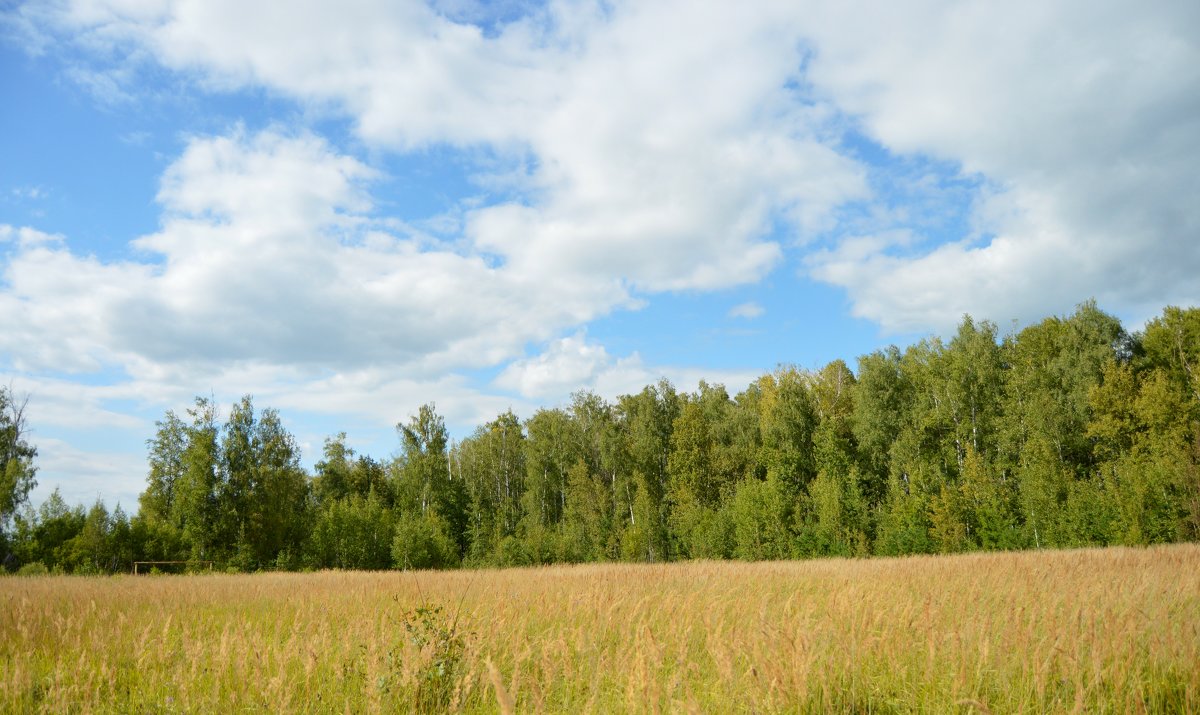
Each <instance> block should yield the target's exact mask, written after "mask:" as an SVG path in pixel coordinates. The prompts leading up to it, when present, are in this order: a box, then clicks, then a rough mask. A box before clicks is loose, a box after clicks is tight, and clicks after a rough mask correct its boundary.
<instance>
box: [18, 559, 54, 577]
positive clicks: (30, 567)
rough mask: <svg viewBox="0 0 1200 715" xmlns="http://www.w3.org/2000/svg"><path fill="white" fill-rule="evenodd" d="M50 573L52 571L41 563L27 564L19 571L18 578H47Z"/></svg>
mask: <svg viewBox="0 0 1200 715" xmlns="http://www.w3.org/2000/svg"><path fill="white" fill-rule="evenodd" d="M48 573H50V570H49V569H47V568H46V565H45V564H43V563H42V562H41V561H34V562H33V563H31V564H25V565H24V566H22V567H21V568H20V569H18V570H17V575H18V576H45V575H46V574H48Z"/></svg>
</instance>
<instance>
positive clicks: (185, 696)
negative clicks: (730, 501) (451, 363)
mask: <svg viewBox="0 0 1200 715" xmlns="http://www.w3.org/2000/svg"><path fill="white" fill-rule="evenodd" d="M0 603H2V608H0V673H3V674H4V675H3V676H0V710H2V711H5V712H39V711H40V712H56V713H57V712H225V713H232V712H245V711H252V712H257V711H261V712H392V711H398V712H407V711H411V710H413V709H415V708H416V707H417V706H422V707H425V708H426V709H439V708H449V709H451V710H465V711H493V712H494V711H498V710H515V711H516V712H527V711H531V712H535V711H552V712H624V711H649V712H680V711H682V712H689V711H698V712H818V711H838V712H843V711H858V712H868V711H869V712H912V711H923V712H954V711H959V712H972V711H974V712H993V713H1001V712H1046V711H1062V712H1121V713H1124V712H1200V546H1198V545H1177V546H1169V547H1161V548H1150V549H1105V550H1085V551H1063V552H1039V553H1023V554H979V555H965V556H947V557H918V558H904V559H879V560H863V561H843V560H830V561H810V562H787V563H686V564H671V565H592V566H577V567H553V568H545V569H516V570H505V571H476V572H468V571H459V572H442V573H433V572H419V573H412V572H410V573H398V572H391V573H360V572H354V573H347V572H324V573H315V574H282V573H281V574H259V575H197V576H157V577H154V576H151V577H147V576H140V577H133V576H124V577H108V578H105V577H91V578H89V577H61V576H59V577H53V576H43V577H28V578H22V577H10V578H4V579H0ZM429 604H431V605H433V606H435V607H436V606H440V607H442V609H443V610H442V611H440V612H438V611H423V612H417V611H416V610H415V609H417V608H419V607H421V606H423V605H429Z"/></svg>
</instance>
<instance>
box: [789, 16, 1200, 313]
mask: <svg viewBox="0 0 1200 715" xmlns="http://www.w3.org/2000/svg"><path fill="white" fill-rule="evenodd" d="M821 7H822V10H823V14H822V15H819V16H817V17H816V18H815V19H816V22H815V23H814V24H813V26H812V27H813V28H814V30H815V32H814V41H815V46H816V48H817V50H816V57H815V60H814V62H813V64H812V67H811V74H810V76H811V78H812V79H813V80H814V82H815V83H816V84H817V86H818V87H819V88H821V89H822V90H823V91H824V92H826V93H828V95H829V96H830V97H831V98H832V99H833V100H834V101H835V102H836V103H837V104H838V105H839V106H841V107H843V108H844V109H846V110H848V111H850V112H852V113H853V114H855V115H856V116H858V117H859V118H861V121H862V124H863V126H864V128H865V129H866V130H867V131H868V132H869V133H870V134H871V135H872V136H874V137H876V138H877V139H878V140H879V141H881V142H882V143H883V144H884V145H885V146H887V147H888V148H890V149H891V150H892V151H894V152H899V153H924V154H927V155H932V156H935V157H939V158H942V159H947V160H950V161H953V162H956V163H957V164H958V165H960V166H961V168H962V170H963V171H964V172H967V173H970V174H976V175H979V176H983V177H985V178H986V179H987V180H988V181H989V183H990V184H991V185H992V186H994V187H996V188H997V190H996V191H994V192H989V193H985V194H982V195H981V196H980V197H979V199H978V202H977V206H976V209H975V213H974V220H975V222H976V226H975V229H976V230H977V231H978V234H977V235H975V236H964V237H962V240H961V241H952V242H951V243H948V244H945V245H935V246H933V247H929V246H928V245H922V246H917V247H913V248H910V249H908V250H899V249H897V248H896V247H895V246H889V247H887V248H885V249H881V250H879V251H873V252H868V253H866V254H865V255H855V252H856V251H857V250H858V248H859V247H861V244H859V246H857V247H856V246H854V245H851V244H846V245H843V246H841V247H840V248H838V249H836V250H833V251H830V252H826V253H820V254H817V255H816V256H815V257H814V258H813V259H812V261H811V263H810V266H811V270H812V275H814V276H815V277H817V278H820V279H822V280H826V281H829V282H831V283H834V284H836V285H840V286H843V287H845V288H846V289H847V291H848V292H849V294H850V296H851V299H852V301H853V304H854V313H855V314H856V315H858V316H861V317H866V318H870V319H872V320H875V321H877V322H879V323H881V324H882V325H884V327H886V328H888V329H891V330H897V331H903V330H927V329H929V328H930V327H935V328H939V329H945V328H947V327H949V326H950V325H953V324H954V322H956V321H957V319H958V317H959V316H961V315H962V313H963V312H967V311H969V312H972V313H974V314H975V315H977V316H980V317H991V318H995V319H997V320H1007V319H1009V318H1019V319H1022V320H1029V319H1036V318H1038V317H1040V316H1042V315H1045V314H1047V313H1050V312H1061V311H1065V310H1068V309H1069V308H1070V307H1071V306H1072V305H1073V304H1074V303H1076V302H1078V301H1080V300H1082V299H1084V298H1087V297H1089V296H1094V297H1096V298H1097V299H1099V300H1100V301H1101V304H1102V305H1105V306H1115V308H1116V309H1118V310H1121V311H1124V312H1132V313H1137V312H1138V311H1140V310H1142V309H1144V308H1145V307H1146V306H1147V305H1154V306H1157V307H1161V305H1162V304H1164V303H1169V302H1181V303H1196V302H1198V301H1200V277H1198V276H1200V251H1197V250H1196V249H1195V241H1196V237H1197V236H1198V235H1200V204H1198V203H1197V202H1196V201H1195V197H1196V196H1197V195H1200V179H1198V177H1197V174H1196V172H1195V170H1194V167H1195V165H1196V163H1197V162H1198V161H1200V141H1197V139H1196V137H1200V44H1198V42H1197V39H1198V36H1197V35H1196V33H1195V31H1194V28H1196V27H1198V26H1200V6H1197V5H1196V4H1195V3H1187V2H1151V3H1143V4H1139V5H1138V6H1136V7H1135V6H1132V5H1128V4H1124V3H1109V2H1101V3H1095V2H1074V1H1072V2H1054V3H1045V2H1018V3H1005V4H1002V5H1001V4H994V3H945V2H938V1H929V2H921V3H905V4H903V5H887V4H883V5H880V4H877V3H841V2H839V3H829V4H823V5H822V6H821ZM851 27H852V28H853V31H849V28H851Z"/></svg>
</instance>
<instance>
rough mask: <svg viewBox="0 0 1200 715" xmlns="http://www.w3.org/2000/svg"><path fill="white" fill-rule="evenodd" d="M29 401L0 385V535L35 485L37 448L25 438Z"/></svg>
mask: <svg viewBox="0 0 1200 715" xmlns="http://www.w3.org/2000/svg"><path fill="white" fill-rule="evenodd" d="M28 404H29V400H28V398H18V397H17V396H16V395H14V394H13V392H12V389H10V388H5V387H0V536H2V535H3V534H4V533H5V530H6V529H7V527H8V524H9V521H10V520H11V519H12V517H13V515H14V514H15V513H16V511H17V509H18V508H20V506H21V505H22V504H25V503H26V502H27V501H28V499H29V492H30V491H31V490H32V489H33V488H34V487H35V486H37V480H36V479H35V478H34V477H35V475H36V474H37V467H35V466H34V464H33V460H34V458H35V457H37V448H36V447H34V446H33V445H31V444H29V442H28V441H27V439H26V437H27V436H28V434H27V433H28V428H29V427H28V425H27V424H26V421H25V408H26V406H27V405H28Z"/></svg>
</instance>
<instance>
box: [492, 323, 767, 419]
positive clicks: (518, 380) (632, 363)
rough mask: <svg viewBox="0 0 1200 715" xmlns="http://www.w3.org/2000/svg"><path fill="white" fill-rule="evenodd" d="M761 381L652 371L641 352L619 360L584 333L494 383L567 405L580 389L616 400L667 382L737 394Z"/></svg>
mask: <svg viewBox="0 0 1200 715" xmlns="http://www.w3.org/2000/svg"><path fill="white" fill-rule="evenodd" d="M757 376H758V375H757V374H756V373H752V372H751V371H748V370H742V371H738V370H716V371H714V370H702V369H699V368H694V367H681V366H669V365H658V366H651V365H646V364H645V363H644V362H643V360H642V358H641V356H640V355H638V354H637V353H636V352H635V353H633V354H631V355H629V356H626V357H619V358H614V357H613V356H611V355H609V353H608V351H607V350H605V348H604V346H603V345H600V344H599V343H596V342H593V341H589V340H588V339H587V337H586V336H585V335H584V334H582V333H580V334H576V335H573V336H570V337H566V338H562V339H560V340H554V341H551V342H550V343H549V344H548V345H547V346H546V348H545V349H544V350H543V351H542V352H541V353H539V354H537V355H534V356H532V357H528V358H523V359H520V360H515V361H513V362H511V363H509V365H508V366H507V367H506V368H505V369H504V370H503V371H502V372H501V373H500V375H499V376H497V377H496V379H495V381H494V384H495V385H496V386H497V387H499V388H501V389H504V390H510V391H514V392H517V393H519V394H520V395H522V396H523V397H525V398H526V399H528V400H530V401H539V400H540V401H543V402H545V401H551V402H554V401H557V402H563V401H565V400H566V399H567V397H568V396H569V395H570V394H571V393H572V392H575V391H577V390H591V391H593V392H596V393H597V394H599V395H602V396H604V397H606V398H609V399H613V398H616V397H617V396H619V395H623V394H631V393H635V392H640V391H641V390H642V388H644V387H645V386H646V385H649V384H652V383H654V382H656V381H657V380H659V379H660V378H664V377H665V378H667V379H668V380H671V381H672V382H673V383H674V384H675V386H676V387H677V388H679V389H682V390H688V391H690V390H695V389H696V387H697V385H698V384H699V383H700V381H701V380H707V381H708V382H709V383H718V382H719V383H722V384H725V385H728V386H729V387H730V389H731V390H732V391H734V392H737V391H739V390H741V389H743V388H745V386H746V385H749V384H750V382H751V381H752V380H754V379H755V378H756V377H757Z"/></svg>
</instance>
